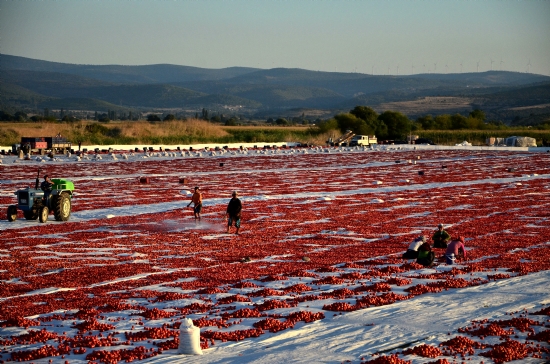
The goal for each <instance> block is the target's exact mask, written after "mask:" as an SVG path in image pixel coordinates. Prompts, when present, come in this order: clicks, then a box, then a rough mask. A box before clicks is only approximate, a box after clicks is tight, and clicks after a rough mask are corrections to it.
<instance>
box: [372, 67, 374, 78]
mask: <svg viewBox="0 0 550 364" xmlns="http://www.w3.org/2000/svg"><path fill="white" fill-rule="evenodd" d="M372 75H373V76H374V66H372Z"/></svg>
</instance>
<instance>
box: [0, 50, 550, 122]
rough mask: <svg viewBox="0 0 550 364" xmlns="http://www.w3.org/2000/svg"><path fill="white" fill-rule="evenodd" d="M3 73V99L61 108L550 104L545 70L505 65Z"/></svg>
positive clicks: (510, 111) (500, 112)
mask: <svg viewBox="0 0 550 364" xmlns="http://www.w3.org/2000/svg"><path fill="white" fill-rule="evenodd" d="M0 71H1V72H0V105H7V106H10V107H19V108H28V109H36V108H37V107H41V105H50V108H53V107H54V105H57V106H58V107H60V108H61V107H63V108H64V109H65V110H68V109H70V108H72V107H73V106H71V105H77V106H78V107H79V108H81V109H88V110H96V109H98V108H101V107H106V108H110V107H112V106H114V105H116V106H117V107H118V108H132V109H140V110H144V111H147V110H151V109H153V108H155V109H162V108H165V109H179V110H188V111H189V110H193V113H194V112H195V111H197V110H201V109H202V108H206V109H208V110H217V111H220V112H224V113H226V112H225V111H224V110H228V112H227V114H229V113H231V112H237V111H236V110H238V113H239V114H245V115H250V116H252V115H255V116H256V117H264V116H265V115H277V114H280V115H284V113H285V111H289V110H291V109H300V108H304V109H308V110H311V113H312V114H317V115H319V114H326V111H327V110H329V111H330V112H332V113H336V112H342V111H349V110H350V109H352V108H353V107H355V106H356V105H367V106H371V107H374V108H375V109H376V108H377V107H379V108H383V107H385V106H392V107H397V108H399V107H403V110H404V111H405V110H409V111H410V110H414V113H415V115H416V114H427V113H437V112H441V110H442V108H441V107H439V106H440V105H437V104H431V103H437V102H441V100H443V99H441V97H443V98H446V97H447V98H448V97H452V98H453V100H455V101H456V103H457V105H460V107H457V108H455V109H453V108H449V109H448V110H457V112H465V110H467V109H472V108H482V109H483V110H484V111H486V112H487V113H488V114H490V115H491V116H494V117H498V118H502V119H503V120H505V121H506V120H507V121H510V120H512V119H515V118H516V119H517V114H514V113H516V112H517V113H520V112H519V110H520V109H518V108H522V109H521V114H522V115H525V114H527V113H529V114H532V113H535V114H537V113H539V112H545V111H544V106H541V105H545V104H548V103H550V92H549V90H548V85H549V84H550V77H548V76H543V75H535V74H529V73H519V72H507V71H490V72H479V73H459V74H417V75H407V76H391V75H387V76H383V75H367V74H361V73H341V72H319V71H309V70H303V69H296V68H274V69H269V70H263V69H256V68H247V67H230V68H224V69H205V68H198V67H188V66H177V65H168V64H158V65H144V66H122V65H102V66H97V65H74V64H64V63H56V62H47V61H41V60H35V59H29V58H23V57H16V56H10V55H4V54H0ZM459 98H462V99H459ZM76 100H78V101H76ZM437 100H439V101H437ZM445 100H449V99H445ZM407 102H408V103H407ZM65 103H66V104H65ZM411 103H413V104H411ZM61 105H65V106H61ZM404 105H407V107H405V106H404ZM411 105H413V106H414V107H413V108H411V107H410V106H411ZM57 106H56V107H57ZM315 110H324V112H323V113H321V112H316V111H315ZM97 111H106V110H97ZM395 111H400V110H399V109H398V110H395ZM410 116H411V117H412V116H414V115H412V114H411V115H410Z"/></svg>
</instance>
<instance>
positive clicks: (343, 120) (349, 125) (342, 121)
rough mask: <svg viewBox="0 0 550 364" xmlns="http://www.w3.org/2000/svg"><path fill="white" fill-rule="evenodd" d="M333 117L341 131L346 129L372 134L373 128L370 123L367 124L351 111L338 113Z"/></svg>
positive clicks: (356, 132)
mask: <svg viewBox="0 0 550 364" xmlns="http://www.w3.org/2000/svg"><path fill="white" fill-rule="evenodd" d="M334 118H335V119H336V122H337V123H338V128H339V129H340V131H341V132H342V133H345V132H346V130H351V131H353V132H354V133H355V134H362V135H368V134H374V130H375V128H374V127H373V126H372V125H368V124H367V122H366V121H365V120H363V119H360V118H358V117H356V116H355V115H353V114H351V113H344V114H338V115H336V116H334Z"/></svg>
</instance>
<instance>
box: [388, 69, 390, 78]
mask: <svg viewBox="0 0 550 364" xmlns="http://www.w3.org/2000/svg"><path fill="white" fill-rule="evenodd" d="M389 75H390V68H389V67H388V76H389Z"/></svg>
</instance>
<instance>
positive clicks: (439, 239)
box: [432, 224, 451, 248]
mask: <svg viewBox="0 0 550 364" xmlns="http://www.w3.org/2000/svg"><path fill="white" fill-rule="evenodd" d="M432 240H433V241H434V248H446V247H447V242H448V241H449V240H451V235H449V233H448V232H446V231H445V230H444V229H443V224H439V225H437V230H436V231H435V233H434V234H433V236H432Z"/></svg>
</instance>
